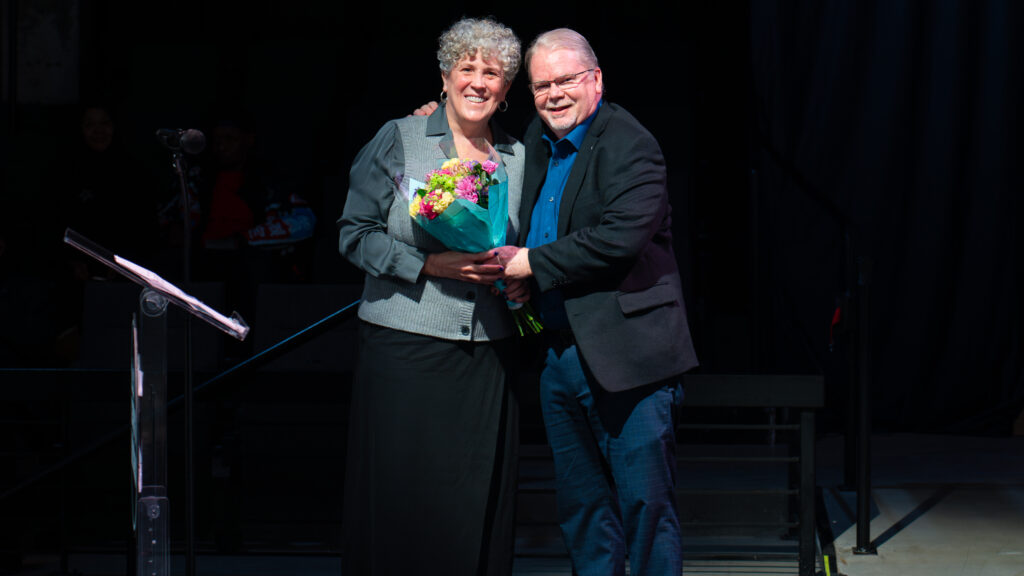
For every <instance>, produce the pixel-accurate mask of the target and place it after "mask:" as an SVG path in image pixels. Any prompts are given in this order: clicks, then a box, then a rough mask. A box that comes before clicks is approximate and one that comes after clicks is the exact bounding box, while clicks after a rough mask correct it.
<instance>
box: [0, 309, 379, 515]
mask: <svg viewBox="0 0 1024 576" xmlns="http://www.w3.org/2000/svg"><path fill="white" fill-rule="evenodd" d="M359 302H360V300H356V301H354V302H352V303H351V304H348V305H346V306H344V307H343V308H340V309H339V310H337V311H335V312H333V313H331V314H328V315H327V316H325V317H324V318H322V319H320V320H317V321H316V322H314V323H312V324H310V325H309V326H307V327H305V328H303V329H301V330H299V331H298V332H296V333H294V334H292V335H291V336H288V337H287V338H284V339H283V340H281V341H279V342H278V343H276V344H274V345H273V346H270V347H268V348H267V349H265V350H262V351H260V352H257V353H256V354H254V355H252V356H251V357H249V358H247V359H245V360H242V361H241V362H239V363H238V364H235V365H234V366H231V367H230V368H228V369H226V370H224V371H223V372H221V373H219V374H217V375H216V376H213V377H212V378H210V379H209V380H206V381H205V382H203V383H202V384H199V385H198V386H196V387H195V391H196V392H198V391H199V390H202V389H203V388H206V387H207V386H210V385H212V384H215V383H217V382H220V381H222V380H225V379H227V378H228V377H230V376H233V375H235V374H241V373H244V372H245V371H247V370H253V369H257V368H260V367H262V366H265V365H266V364H269V363H270V362H272V361H274V360H275V359H277V358H279V357H281V356H283V355H284V354H286V353H288V352H291V351H292V350H295V349H296V348H298V347H299V346H302V345H303V344H305V343H306V342H308V341H310V340H312V339H313V338H315V337H317V336H319V335H320V334H323V333H324V332H326V331H327V330H328V329H330V328H334V327H335V326H336V325H338V324H340V323H341V322H343V321H345V320H348V319H349V317H350V316H351V314H352V313H354V310H355V308H356V306H357V305H358V304H359ZM74 372H82V370H76V369H57V368H52V369H39V368H0V374H4V373H6V374H67V373H74ZM85 372H96V370H85ZM183 399H184V394H182V395H179V396H177V397H175V398H173V399H171V400H170V401H169V402H168V403H167V405H168V408H170V407H173V406H176V405H178V404H180V403H181V402H182V400H183ZM129 428H130V426H129V425H128V424H125V425H123V426H121V427H119V428H117V429H116V430H113V431H111V432H109V433H107V434H105V435H104V436H102V437H101V438H99V439H97V440H95V441H93V442H92V443H91V444H89V445H88V446H85V447H84V448H81V449H79V450H77V451H76V452H75V453H74V454H70V455H68V456H65V457H64V458H62V459H61V460H60V461H58V462H56V463H54V464H52V465H50V466H48V467H47V468H45V469H44V470H41V471H39V472H37V473H36V474H34V475H33V476H31V477H30V478H28V479H26V480H24V481H22V482H20V483H18V484H17V485H15V486H14V487H13V488H9V489H8V490H5V491H4V492H2V493H0V501H3V500H6V499H7V498H10V497H12V496H14V495H15V494H18V493H19V492H21V491H22V490H25V489H26V488H28V487H30V486H32V485H34V484H36V483H37V482H39V481H40V480H42V479H44V478H46V477H48V476H49V475H51V474H53V473H54V472H58V471H60V470H62V469H64V468H66V467H68V466H70V465H71V464H74V463H75V462H77V461H79V460H81V459H82V458H84V457H85V456H88V455H89V454H91V453H93V452H95V451H96V450H98V449H100V448H102V447H104V446H106V445H107V444H109V443H110V442H113V441H114V440H116V439H117V438H119V437H120V436H121V435H123V434H127V433H128V430H129Z"/></svg>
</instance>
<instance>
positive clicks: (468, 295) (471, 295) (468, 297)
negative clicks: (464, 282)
mask: <svg viewBox="0 0 1024 576" xmlns="http://www.w3.org/2000/svg"><path fill="white" fill-rule="evenodd" d="M475 299H476V292H473V291H472V290H470V291H469V292H466V300H469V301H470V302H472V301H473V300H475Z"/></svg>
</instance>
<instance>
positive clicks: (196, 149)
mask: <svg viewBox="0 0 1024 576" xmlns="http://www.w3.org/2000/svg"><path fill="white" fill-rule="evenodd" d="M156 139H157V140H159V141H160V143H161V144H163V145H164V146H165V147H167V148H168V149H170V150H174V151H175V152H177V151H178V150H184V151H185V153H186V154H199V153H200V152H202V151H203V148H205V147H206V136H203V133H202V132H200V131H199V130H192V129H189V130H172V129H170V128H161V129H159V130H157V131H156Z"/></svg>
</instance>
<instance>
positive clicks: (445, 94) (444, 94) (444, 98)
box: [441, 90, 448, 106]
mask: <svg viewBox="0 0 1024 576" xmlns="http://www.w3.org/2000/svg"><path fill="white" fill-rule="evenodd" d="M446 102H448V92H447V91H445V90H441V105H442V106H443V105H444V104H445V103H446Z"/></svg>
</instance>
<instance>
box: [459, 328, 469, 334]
mask: <svg viewBox="0 0 1024 576" xmlns="http://www.w3.org/2000/svg"><path fill="white" fill-rule="evenodd" d="M459 332H462V335H463V336H469V326H463V327H462V328H460V329H459Z"/></svg>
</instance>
